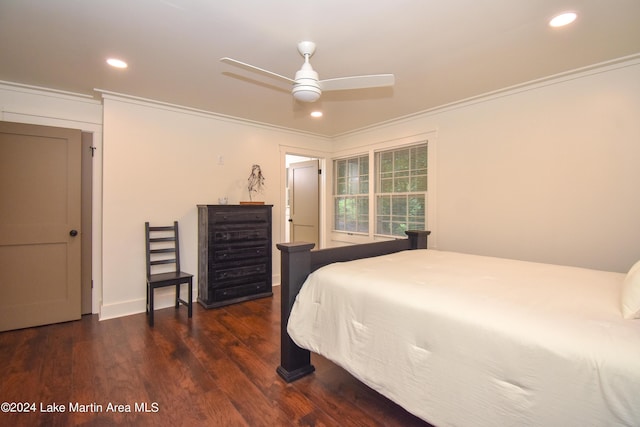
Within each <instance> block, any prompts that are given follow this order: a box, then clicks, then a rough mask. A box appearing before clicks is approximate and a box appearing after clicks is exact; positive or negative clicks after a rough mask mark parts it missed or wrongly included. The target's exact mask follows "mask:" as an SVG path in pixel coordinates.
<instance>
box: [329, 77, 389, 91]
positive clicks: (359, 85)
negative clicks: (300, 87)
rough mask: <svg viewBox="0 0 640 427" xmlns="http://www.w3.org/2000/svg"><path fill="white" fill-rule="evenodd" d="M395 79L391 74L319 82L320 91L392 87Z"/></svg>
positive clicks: (339, 78)
mask: <svg viewBox="0 0 640 427" xmlns="http://www.w3.org/2000/svg"><path fill="white" fill-rule="evenodd" d="M395 81H396V79H395V76H394V75H393V74H372V75H369V76H352V77H338V78H335V79H327V80H320V82H319V83H320V88H321V89H322V90H326V91H329V90H349V89H366V88H371V87H385V86H393V85H394V83H395Z"/></svg>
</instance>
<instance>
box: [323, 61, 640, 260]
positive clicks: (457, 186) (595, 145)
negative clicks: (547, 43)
mask: <svg viewBox="0 0 640 427" xmlns="http://www.w3.org/2000/svg"><path fill="white" fill-rule="evenodd" d="M639 118H640V61H638V60H635V61H629V62H626V63H623V64H618V65H615V66H609V67H605V68H601V69H597V70H592V71H589V72H584V73H582V74H578V75H572V76H564V77H559V78H557V79H554V80H552V81H547V82H544V83H539V84H536V85H530V86H527V87H522V88H519V89H514V90H511V91H507V92H504V93H500V94H496V95H494V96H491V97H487V98H484V99H479V100H476V101H470V102H465V103H461V104H459V105H457V106H450V107H448V108H442V109H439V110H435V111H432V112H426V113H424V114H421V115H417V116H414V117H412V118H408V119H406V120H402V121H399V122H396V123H390V124H384V125H379V126H375V127H372V128H370V129H367V130H365V131H361V132H356V133H354V134H350V135H345V136H342V137H340V138H337V139H336V140H335V141H334V150H348V149H353V147H358V146H362V145H364V144H371V143H376V142H379V141H386V140H392V139H397V138H402V137H405V136H409V135H415V134H419V133H422V132H429V131H437V141H438V142H437V153H436V154H437V160H436V165H437V168H436V170H435V171H434V172H435V173H436V188H435V190H436V203H437V204H436V221H435V224H436V225H435V226H436V227H437V228H436V230H435V231H437V233H435V236H434V237H435V239H436V240H435V241H434V242H432V244H434V245H437V247H438V248H439V249H442V250H455V251H461V252H469V253H478V254H486V255H492V256H501V257H508V258H518V259H525V260H532V261H542V262H549V263H557V264H566V265H576V266H584V267H589V268H596V269H602V270H610V271H620V272H626V271H627V270H628V268H629V267H630V266H631V265H632V264H633V262H635V261H637V260H638V259H640V238H639V237H640V191H638V184H639V183H640V167H639V165H640V119H639ZM429 173H432V170H430V171H429Z"/></svg>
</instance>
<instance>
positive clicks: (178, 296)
mask: <svg viewBox="0 0 640 427" xmlns="http://www.w3.org/2000/svg"><path fill="white" fill-rule="evenodd" d="M176 308H180V284H177V285H176Z"/></svg>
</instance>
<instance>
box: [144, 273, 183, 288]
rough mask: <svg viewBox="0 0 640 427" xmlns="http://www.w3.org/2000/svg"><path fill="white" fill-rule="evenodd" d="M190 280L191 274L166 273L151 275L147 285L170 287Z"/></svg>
mask: <svg viewBox="0 0 640 427" xmlns="http://www.w3.org/2000/svg"><path fill="white" fill-rule="evenodd" d="M191 279H193V274H189V273H185V272H184V271H170V272H168V273H157V274H152V275H151V276H150V277H149V284H151V285H154V286H155V285H161V286H171V285H176V284H179V283H185V282H186V281H188V280H191Z"/></svg>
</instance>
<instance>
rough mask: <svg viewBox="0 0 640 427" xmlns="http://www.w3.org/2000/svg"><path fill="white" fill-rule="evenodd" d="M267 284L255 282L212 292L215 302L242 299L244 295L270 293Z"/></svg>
mask: <svg viewBox="0 0 640 427" xmlns="http://www.w3.org/2000/svg"><path fill="white" fill-rule="evenodd" d="M270 291H271V290H270V289H269V284H268V283H266V282H256V283H251V284H248V285H242V286H234V287H231V288H223V289H216V290H215V291H214V299H215V300H225V299H230V298H237V297H243V296H246V295H253V294H259V293H262V292H270Z"/></svg>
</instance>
